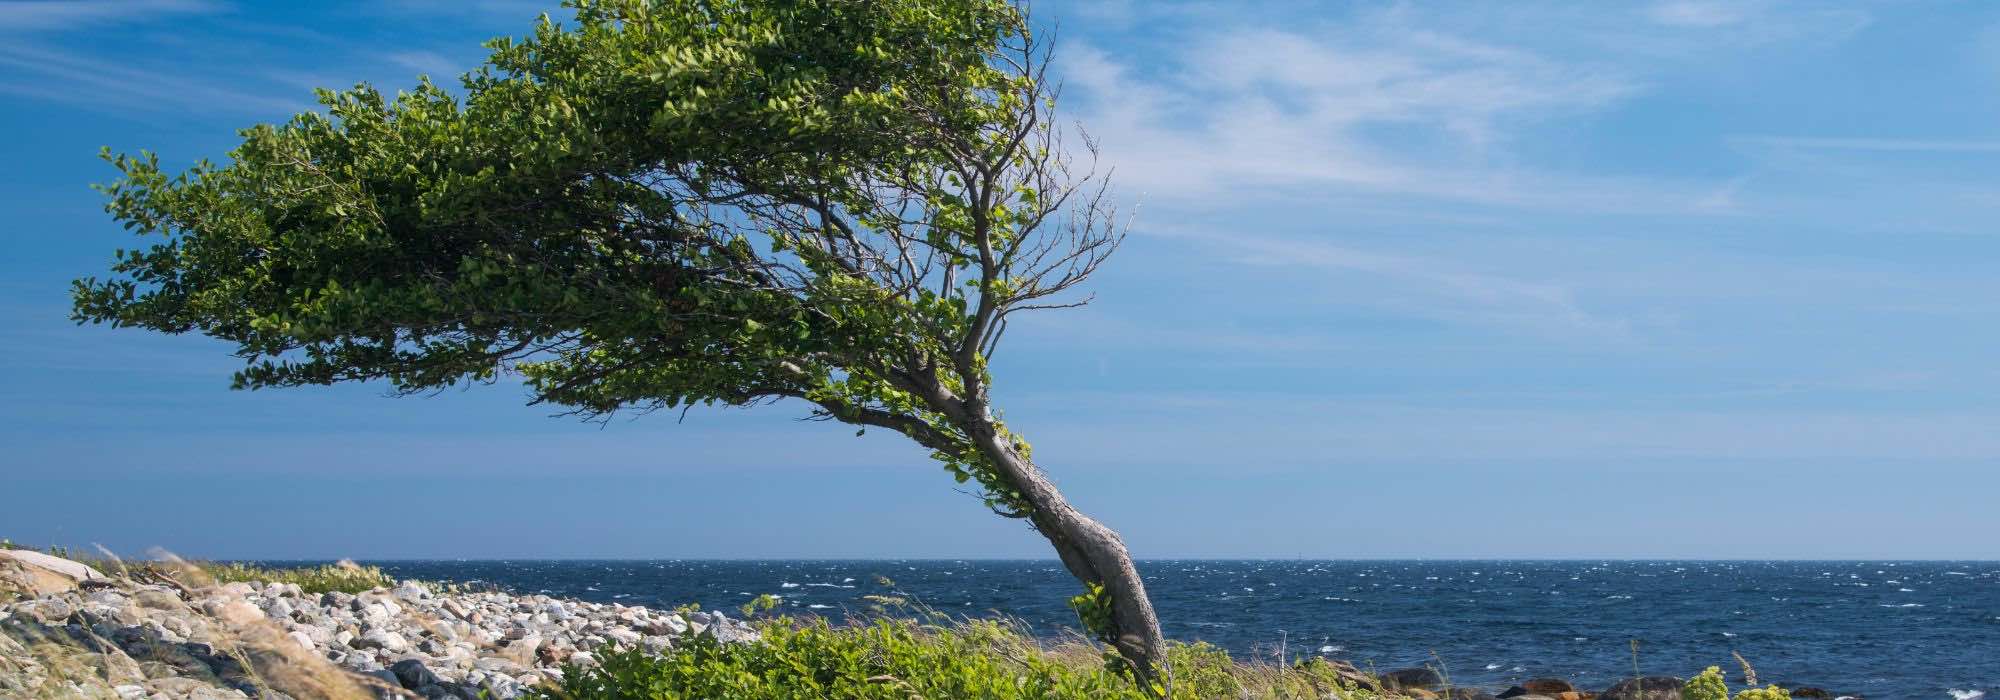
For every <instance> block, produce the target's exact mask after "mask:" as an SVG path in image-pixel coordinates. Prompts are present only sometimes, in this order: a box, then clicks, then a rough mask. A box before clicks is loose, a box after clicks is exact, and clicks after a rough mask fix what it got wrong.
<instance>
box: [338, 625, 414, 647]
mask: <svg viewBox="0 0 2000 700" xmlns="http://www.w3.org/2000/svg"><path fill="white" fill-rule="evenodd" d="M350 646H353V647H354V648H356V649H382V650H386V651H390V652H398V651H408V650H409V648H410V642H409V640H406V639H404V638H403V635H400V634H396V633H395V632H390V631H387V630H379V629H378V630H374V631H372V632H369V633H367V634H363V635H361V638H359V639H356V640H354V641H353V642H352V643H351V644H350Z"/></svg>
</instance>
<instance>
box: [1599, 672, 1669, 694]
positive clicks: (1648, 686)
mask: <svg viewBox="0 0 2000 700" xmlns="http://www.w3.org/2000/svg"><path fill="white" fill-rule="evenodd" d="M1681 685H1682V684H1681V679H1679V678H1674V677H1672V676H1644V677H1640V678H1628V679H1625V680H1623V681H1619V682H1618V684H1617V685H1614V686H1611V687H1610V688H1609V689H1606V690H1605V691H1604V692H1603V693H1601V694H1599V695H1598V696H1597V700H1680V697H1681Z"/></svg>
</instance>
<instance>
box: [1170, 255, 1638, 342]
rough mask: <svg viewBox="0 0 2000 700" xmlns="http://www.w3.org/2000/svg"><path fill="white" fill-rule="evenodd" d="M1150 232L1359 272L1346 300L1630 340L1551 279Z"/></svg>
mask: <svg viewBox="0 0 2000 700" xmlns="http://www.w3.org/2000/svg"><path fill="white" fill-rule="evenodd" d="M1147 231H1148V232H1149V233H1152V234H1154V235H1163V236H1168V237H1173V238H1179V239H1183V240H1187V241H1190V242H1194V243H1196V244H1198V245H1202V246H1204V247H1207V248H1209V249H1211V250H1213V251H1215V252H1216V253H1219V254H1220V255H1222V256H1223V257H1222V258H1221V259H1222V260H1227V261H1230V262H1232V263H1234V264H1238V265H1246V266H1254V267H1273V268H1275V267H1302V268H1310V269H1315V270H1323V271H1327V272H1330V273H1337V274H1340V275H1350V276H1351V275H1356V274H1358V275H1363V276H1366V277H1368V278H1370V281H1368V282H1367V283H1366V286H1369V287H1371V288H1373V289H1374V290H1375V291H1376V292H1377V294H1376V296H1374V297H1373V298H1372V299H1371V298H1352V297H1349V298H1345V299H1343V303H1349V304H1356V303H1361V304H1368V303H1373V304H1378V305H1385V306H1389V307H1392V308H1394V309H1395V310H1397V311H1399V312H1402V313H1407V314H1411V315H1416V316H1421V317H1428V318H1433V319H1436V320H1442V321H1450V322H1455V323H1467V324H1474V325H1482V326H1489V327H1499V328H1502V329H1505V330H1510V331H1526V332H1532V333H1538V334H1555V335H1561V336H1565V337H1572V338H1575V337H1586V338H1589V339H1592V340H1596V341H1600V342H1617V343H1624V342H1628V341H1631V340H1633V339H1634V335H1633V329H1632V326H1631V324H1630V323H1629V322H1627V321H1625V320H1623V319H1619V318H1614V317H1610V316H1606V315H1602V314H1599V313H1594V312H1592V311H1590V310H1587V309H1586V308H1584V306H1583V305H1582V304H1581V303H1580V302H1579V301H1578V300H1577V298H1576V295H1575V293H1574V292H1573V291H1572V289H1571V288H1570V287H1569V286H1567V285H1565V284H1562V283H1560V282H1557V281H1555V280H1550V279H1535V278H1529V277H1523V276H1521V275H1519V274H1508V273H1504V272H1493V271H1486V270H1480V269H1477V268H1476V267H1475V266H1473V265H1470V264H1467V263H1465V262H1461V261H1455V260H1449V259H1444V258H1438V257H1426V256H1419V255H1411V254H1407V253H1391V252H1378V251H1371V250H1364V249H1360V248H1356V247H1352V246H1344V245H1337V244H1334V243H1330V242H1326V241H1324V240H1300V239H1283V238H1275V237H1266V236H1256V235H1244V234H1241V233H1237V234H1230V235H1220V234H1215V233H1211V232H1207V231H1202V230H1194V229H1185V228H1177V227H1171V226H1166V227H1149V228H1148V229H1147Z"/></svg>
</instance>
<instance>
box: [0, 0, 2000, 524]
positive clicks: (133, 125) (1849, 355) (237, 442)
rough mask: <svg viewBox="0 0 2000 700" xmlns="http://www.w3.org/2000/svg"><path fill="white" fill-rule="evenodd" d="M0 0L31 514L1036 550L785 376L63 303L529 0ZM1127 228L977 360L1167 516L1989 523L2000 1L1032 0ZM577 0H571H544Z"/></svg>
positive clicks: (7, 370)
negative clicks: (277, 154) (404, 370)
mask: <svg viewBox="0 0 2000 700" xmlns="http://www.w3.org/2000/svg"><path fill="white" fill-rule="evenodd" d="M308 5H317V4H316V3H275V2H273V3H261V4H260V3H253V2H228V1H225V0H127V1H117V2H113V1H99V0H80V1H76V2H62V3H47V2H18V1H7V2H0V129H4V132H5V133H7V134H9V135H10V136H9V138H6V139H0V163H4V166H0V204H4V206H5V208H6V211H7V212H8V213H9V216H8V217H7V221H6V223H5V224H0V236H4V241H5V243H6V250H7V251H8V253H7V254H6V255H4V256H0V347H4V348H5V358H6V359H5V361H4V362H0V493H4V494H5V496H4V499H0V537H8V538H11V539H13V540H14V541H16V542H25V543H32V544H41V543H51V542H53V543H64V544H70V545H74V546H90V545H93V544H96V545H102V546H103V547H105V548H106V549H108V550H111V551H114V552H118V553H121V554H128V555H129V554H138V553H144V552H146V551H149V550H150V549H151V548H154V547H159V548H163V549H165V550H167V551H172V552H175V553H179V554H182V555H184V556H200V557H215V558H332V557H355V558H363V559H368V558H374V559H384V558H518V557H544V558H594V557H603V558H739V557H749V558H760V557H830V558H843V557H924V558H995V557H1007V558H1011V557H1036V558H1040V557H1046V556H1048V555H1049V552H1048V550H1047V549H1046V545H1045V544H1044V543H1043V542H1042V541H1040V539H1039V538H1038V537H1036V536H1035V535H1034V534H1033V533H1032V532H1030V531H1029V530H1027V529H1026V528H1025V527H1024V526H1023V525H1022V524H1021V523H1019V522H1017V521H1007V520H1002V519H1000V518H997V517H994V516H992V515H990V514H988V513H987V512H985V511H984V510H983V509H982V507H981V506H980V505H979V502H978V500H977V499H976V498H973V497H972V496H969V495H965V494H962V493H960V492H958V491H956V490H955V484H953V483H952V481H951V480H950V479H949V478H948V475H947V474H946V473H945V472H944V471H943V470H942V469H941V468H940V467H939V466H938V465H936V464H934V463H932V462H930V461H929V460H928V459H927V458H926V456H925V453H924V451H922V450H920V449H918V448H916V447H914V446H913V445H911V444H907V443H906V442H905V441H902V440H900V439H899V438H898V437H897V436H895V435H892V434H887V433H886V432H884V431H873V432H871V433H869V435H867V436H866V437H861V438H856V437H854V435H853V431H852V430H851V429H843V428H841V427H840V426H837V425H829V424H823V423H812V422H804V421H801V420H800V419H801V418H802V417H804V416H806V415H807V412H806V410H805V409H804V408H803V407H801V406H798V405H788V404H780V405H777V406H769V407H761V408H757V409H753V410H709V411H695V412H692V413H690V414H688V415H687V416H686V417H685V419H680V420H677V419H676V418H675V417H674V416H670V415H664V414H661V415H652V416H644V417H634V418H631V419H629V420H628V419H626V418H622V417H621V418H618V419H614V420H612V421H610V422H609V423H607V424H603V425H598V424H584V423H580V422H577V421H575V420H574V419H568V418H560V417H553V416H550V415H549V413H550V411H549V410H547V409H546V408H542V407H528V406H525V405H524V401H525V398H526V394H525V392H524V390H523V389H521V388H520V387H519V386H518V385H509V384H500V385H495V386H482V387H477V388H473V389H468V390H463V391H451V392H446V393H444V394H441V395H437V396H432V397H424V398H400V399H398V398H389V397H387V396H385V394H384V390H383V388H382V387H380V386H367V385H357V386H337V387H323V388H306V389H288V390H272V391H260V392H241V391H230V390H229V389H228V384H229V374H230V372H231V371H233V370H234V369H235V368H236V367H237V366H238V361H236V360H234V359H233V358H231V357H230V356H229V355H228V347H227V346H225V345H224V344H222V343H220V342H218V341H214V340H210V339H207V338H202V337H199V336H181V337H172V336H165V335H159V334H153V333H150V332H146V331H139V330H131V329H124V330H113V329H109V328H105V327H78V326H76V325H74V324H73V323H71V322H70V321H69V320H68V313H69V310H68V309H69V302H68V283H69V281H70V280H71V279H74V278H77V277H81V276H88V275H93V274H99V275H101V274H104V271H105V269H106V268H107V266H108V264H109V263H110V261H111V255H112V251H113V250H115V249H117V248H120V247H128V248H129V247H136V246H137V245H138V244H139V239H136V238H134V237H131V236H129V235H128V234H126V233H125V232H124V231H123V230H122V229H121V228H120V227H119V226H118V225H117V224H116V223H115V222H113V221H112V220H111V219H110V217H109V216H107V215H106V214H105V213H104V212H103V211H102V204H103V200H102V198H101V197H100V196H99V195H97V194H96V193H94V192H93V191H91V189H90V188H89V185H90V184H92V183H101V182H105V181H108V180H109V179H111V176H112V174H113V172H112V170H111V168H109V167H108V166H106V165H105V164H103V163H102V162H100V161H99V160H98V159H97V158H96V154H97V151H98V149H99V148H100V147H104V146H108V147H110V148H111V149H112V150H114V151H119V152H133V151H138V150H140V149H147V150H152V151H155V152H158V153H159V154H161V157H162V159H163V160H164V161H165V162H168V163H173V164H177V165H182V166H185V165H186V164H190V163H193V162H194V161H196V160H197V159H201V158H210V159H221V158H222V157H223V156H224V154H225V153H226V152H227V151H228V150H229V148H231V147H232V146H233V145H234V144H235V143H236V141H237V139H236V137H235V131H236V130H237V129H239V128H242V127H246V126H249V125H251V124H255V123H260V122H274V121H282V120H283V119H285V118H286V117H287V116H289V115H290V114H292V113H294V112H297V111H300V110H305V109H311V108H313V104H312V102H311V90H312V88H314V87H321V86H325V87H344V86H348V85H352V84H354V83H356V82H362V81H365V82H369V83H372V84H374V85H376V86H379V87H381V88H384V89H394V88H397V87H406V86H410V85H413V84H414V83H415V82H416V79H417V76H418V75H420V74H427V75H431V76H435V77H438V78H440V81H441V82H445V83H450V82H451V80H450V79H449V76H455V75H457V74H459V73H461V72H463V71H465V70H466V69H468V68H470V67H472V66H474V65H477V64H478V63H479V62H480V61H481V60H482V58H483V56H484V50H483V49H481V48H480V47H479V44H480V42H481V41H483V40H484V39H487V38H489V37H494V36H500V35H507V34H519V33H522V32H524V31H526V30H527V29H528V28H530V27H531V26H532V24H533V18H534V17H535V16H536V15H537V14H538V13H539V12H541V11H542V9H543V8H542V7H541V6H540V5H539V4H537V3H532V2H502V1H489V2H438V3H425V2H415V1H399V0H375V1H372V2H355V3H335V4H329V5H327V6H325V7H308ZM1033 9H1034V13H1035V21H1036V22H1037V24H1038V26H1041V27H1043V28H1044V30H1045V31H1053V32H1054V33H1055V34H1056V36H1057V37H1058V38H1057V55H1056V63H1057V70H1058V72H1059V73H1060V74H1061V75H1062V77H1063V79H1064V81H1065V86H1066V89H1065V92H1064V93H1063V99H1064V103H1063V106H1062V109H1063V111H1064V113H1065V114H1066V115H1067V116H1068V117H1069V118H1073V119H1075V120H1077V121H1078V122H1079V123H1080V124H1082V125H1083V126H1084V127H1085V128H1086V129H1087V130H1088V131H1089V132H1090V133H1091V134H1093V135H1094V136H1095V137H1096V138H1097V139H1098V140H1099V141H1100V142H1101V144H1102V149H1103V150H1102V157H1103V159H1104V165H1105V166H1107V167H1108V168H1110V169H1112V171H1113V172H1114V178H1115V183H1116V187H1117V193H1118V195H1117V196H1118V197H1119V198H1120V201H1122V202H1125V203H1126V204H1127V205H1128V206H1129V207H1136V210H1137V212H1138V214H1137V216H1136V219H1135V220H1134V224H1133V228H1132V230H1131V235H1130V237H1129V239H1128V240H1127V242H1126V244H1125V246H1124V248H1123V249H1122V250H1121V251H1120V252H1119V253H1118V255H1117V257H1115V258H1114V259H1113V260H1112V261H1111V262H1110V264H1108V265H1107V266H1106V267H1105V268H1104V269H1103V270H1102V271H1101V272H1100V273H1099V275H1098V276H1097V277H1096V278H1095V279H1094V280H1093V282H1092V289H1093V291H1095V292H1096V294H1097V301H1096V302H1095V303H1094V304H1092V305H1091V306H1089V307H1086V308H1084V309H1080V310H1071V311H1060V312H1047V313H1043V314H1041V315H1038V316H1032V317H1022V319H1021V320H1020V321H1018V322H1016V324H1015V325H1014V327H1013V328H1012V329H1011V330H1010V332H1009V334H1008V336H1007V338H1006V342H1005V344H1004V345H1003V346H1002V348H1001V350H1000V352H999V354H998V356H997V357H996V358H995V361H994V373H995V375H996V381H997V388H996V390H995V391H996V399H997V402H998V404H999V406H1001V407H1002V409H1003V410H1004V411H1005V413H1004V415H1005V418H1006V419H1007V421H1008V424H1009V426H1010V427H1013V428H1015V429H1017V430H1019V431H1020V432H1021V433H1022V434H1024V435H1026V436H1027V437H1028V438H1029V439H1031V440H1032V441H1033V442H1034V443H1035V446H1036V449H1035V456H1036V458H1037V459H1038V460H1040V462H1041V464H1042V466H1043V467H1044V468H1045V469H1046V470H1047V471H1048V472H1049V473H1050V474H1051V475H1052V477H1053V478H1054V479H1055V480H1056V482H1057V483H1058V484H1060V485H1061V486H1062V488H1063V489H1064V491H1065V492H1066V493H1067V494H1068V495H1069V496H1070V498H1071V499H1072V500H1073V502H1074V503H1075V504H1076V505H1077V506H1078V507H1080V508H1082V509H1083V510H1084V511H1086V512H1088V513H1092V514H1094V515H1096V516H1098V517H1099V518H1100V519H1102V520H1104V521H1105V522H1107V523H1108V524H1110V525H1112V526H1113V527H1115V528H1117V529H1119V530H1120V531H1121V532H1122V533H1123V534H1124V537H1125V539H1126V541H1127V543H1128V544H1129V545H1130V546H1131V548H1132V550H1133V553H1134V554H1135V555H1136V556H1138V557H1140V558H1181V557H1245V558H1251V557H1254V558H1293V557H1309V558H1962V559H1971V558H1984V559H1993V558H2000V537H1995V536H1994V533H1995V532H1996V529H1995V528H1996V526H1995V524H1994V523H1995V520H1994V515H1993V514H1994V512H1995V507H1994V504H1995V503H1996V497H2000V470H1996V469H1995V468H1994V465H1995V464H1996V463H2000V368H1996V367H1995V365H1994V362H1993V358H1994V356H1995V353H1994V349H1995V348H1996V347H2000V326H1996V324H1995V321H1996V320H2000V304H1996V302H1995V300H1996V299H2000V230H1995V228H1994V221H1995V214H1996V213H2000V189H1996V187H1995V185H1996V184H2000V90H1996V88H2000V5H1996V4H1992V3H1983V2H1944V1H1940V2H1922V3H1918V2H1902V1H1895V2H1855V3H1840V2H1796V3H1790V2H1777V1H1769V2H1758V1H1755V0H1749V1H1741V2H1694V1H1687V0H1682V1H1669V2H1656V3H1644V2H1630V3H1587V4H1581V3H1539V2H1509V3H1456V2H1438V3H1430V2H1426V3H1390V2H1351V3H1298V4H1289V3H1287V4H1261V5H1243V4H1236V3H1173V2H1138V1H1133V2H1115V1H1103V2H1057V1H1053V0H1043V1H1041V2H1037V3H1035V5H1034V8H1033ZM553 12H554V13H556V14H557V16H561V13H562V12H563V11H562V10H560V9H555V10H553Z"/></svg>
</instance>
